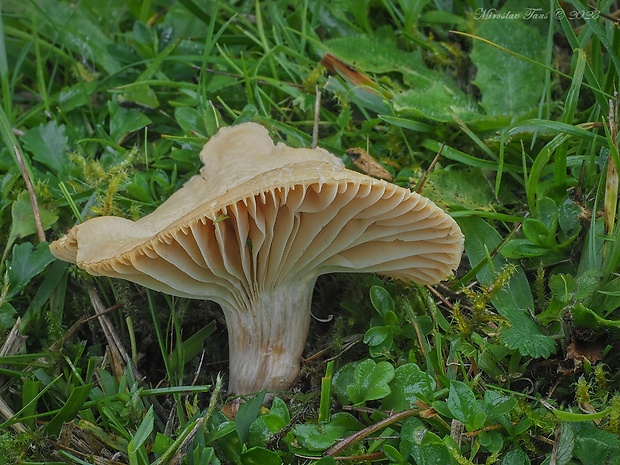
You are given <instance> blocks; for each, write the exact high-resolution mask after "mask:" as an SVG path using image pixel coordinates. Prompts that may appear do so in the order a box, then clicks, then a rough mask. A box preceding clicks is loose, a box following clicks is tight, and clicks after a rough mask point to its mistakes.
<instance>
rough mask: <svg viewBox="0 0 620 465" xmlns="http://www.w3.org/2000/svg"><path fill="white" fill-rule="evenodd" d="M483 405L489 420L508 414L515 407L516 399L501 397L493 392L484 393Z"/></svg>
mask: <svg viewBox="0 0 620 465" xmlns="http://www.w3.org/2000/svg"><path fill="white" fill-rule="evenodd" d="M484 404H485V407H486V411H487V417H488V419H489V420H493V419H495V418H497V417H500V416H502V415H505V414H507V413H509V412H510V411H511V410H512V409H513V408H515V407H516V406H517V399H515V398H514V397H509V396H503V395H501V394H499V393H498V392H495V391H486V392H485V393H484Z"/></svg>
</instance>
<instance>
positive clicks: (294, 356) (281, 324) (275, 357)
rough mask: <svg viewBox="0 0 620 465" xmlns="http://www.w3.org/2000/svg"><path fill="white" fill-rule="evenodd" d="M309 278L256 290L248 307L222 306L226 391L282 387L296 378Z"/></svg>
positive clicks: (308, 299) (305, 325) (303, 339)
mask: <svg viewBox="0 0 620 465" xmlns="http://www.w3.org/2000/svg"><path fill="white" fill-rule="evenodd" d="M315 282H316V278H312V279H310V280H309V281H303V282H299V281H298V282H294V283H286V284H280V285H279V286H278V287H275V288H273V289H268V290H261V291H259V292H257V293H256V294H255V295H254V296H253V299H252V301H251V302H250V304H249V308H232V307H227V306H223V307H222V309H223V311H224V315H225V316H226V324H227V326H228V328H229V329H228V338H229V344H228V345H229V351H230V380H229V392H234V393H237V394H249V393H253V392H257V391H260V390H262V389H267V390H269V391H279V390H284V389H287V388H288V387H289V386H290V385H291V383H292V382H293V380H295V379H296V378H297V376H298V374H299V368H300V367H299V364H300V360H301V355H302V352H303V350H304V346H305V343H306V338H307V336H308V327H309V324H310V306H311V301H312V291H313V288H314V284H315Z"/></svg>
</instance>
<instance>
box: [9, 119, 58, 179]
mask: <svg viewBox="0 0 620 465" xmlns="http://www.w3.org/2000/svg"><path fill="white" fill-rule="evenodd" d="M21 140H22V141H23V143H24V147H25V148H26V149H27V150H28V151H29V152H30V153H32V155H33V158H34V159H35V160H36V161H38V162H39V163H42V164H43V165H45V166H46V167H48V168H49V169H50V170H52V172H54V174H56V175H57V176H59V177H62V176H63V174H64V173H65V170H66V166H67V164H68V163H69V157H68V156H67V152H68V150H67V136H65V127H64V126H58V123H56V121H50V122H48V123H47V124H45V125H44V124H41V125H39V126H37V127H36V128H33V129H30V130H28V131H27V132H26V133H25V134H24V136H23V137H22V139H21Z"/></svg>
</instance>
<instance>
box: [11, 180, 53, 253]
mask: <svg viewBox="0 0 620 465" xmlns="http://www.w3.org/2000/svg"><path fill="white" fill-rule="evenodd" d="M39 217H40V218H41V223H42V225H43V229H44V230H47V229H49V228H50V227H52V225H53V224H54V223H56V221H58V215H56V214H55V213H52V212H50V211H49V210H46V209H45V208H43V207H41V206H39ZM11 220H12V223H11V231H10V233H9V238H10V239H9V242H12V241H14V240H15V239H23V238H24V237H28V236H30V235H32V234H35V233H36V232H37V227H36V224H35V221H34V212H33V210H32V204H31V203H30V196H29V195H28V192H27V191H22V192H20V193H19V195H18V196H17V199H16V200H15V202H13V205H11Z"/></svg>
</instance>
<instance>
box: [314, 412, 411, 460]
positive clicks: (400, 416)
mask: <svg viewBox="0 0 620 465" xmlns="http://www.w3.org/2000/svg"><path fill="white" fill-rule="evenodd" d="M420 412H421V410H420V409H419V408H414V409H409V410H404V411H402V412H398V413H395V414H393V415H390V416H389V417H387V418H384V419H383V420H381V421H379V422H377V423H375V424H374V425H370V426H368V427H366V428H364V429H363V430H361V431H358V432H357V433H354V434H352V435H351V436H349V437H348V438H346V439H343V440H342V441H340V442H339V443H338V444H336V445H335V446H332V447H330V448H329V449H328V450H327V451H326V452H325V455H331V456H332V457H334V456H336V455H337V454H339V453H340V452H342V451H343V450H345V449H346V448H347V447H349V446H351V445H352V444H355V443H356V442H358V441H360V440H361V439H363V438H365V437H366V436H368V435H369V434H372V433H374V432H376V431H379V430H381V429H383V428H385V427H386V426H389V425H391V424H393V423H397V422H399V421H401V420H404V419H405V418H408V417H412V416H414V415H420ZM338 460H340V457H338Z"/></svg>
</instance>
